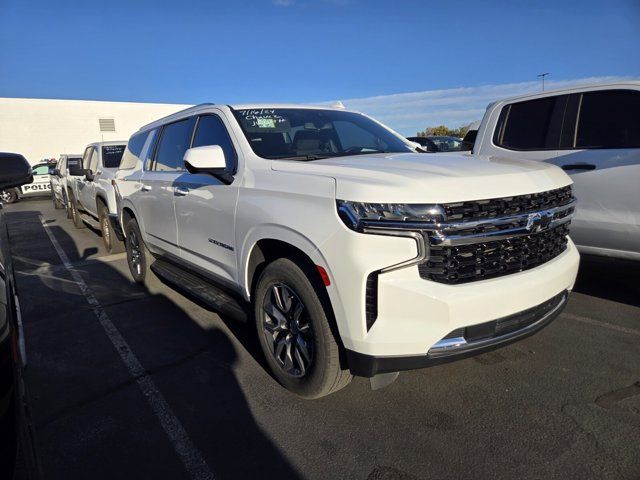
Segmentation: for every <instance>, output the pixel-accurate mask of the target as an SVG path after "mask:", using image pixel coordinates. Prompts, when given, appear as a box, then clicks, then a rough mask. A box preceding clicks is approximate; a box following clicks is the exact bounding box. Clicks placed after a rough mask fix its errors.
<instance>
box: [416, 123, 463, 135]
mask: <svg viewBox="0 0 640 480" xmlns="http://www.w3.org/2000/svg"><path fill="white" fill-rule="evenodd" d="M470 125H471V124H469V125H463V126H461V127H458V128H454V129H451V128H449V127H447V126H446V125H438V126H437V127H427V128H426V129H425V130H424V131H423V132H418V134H417V136H418V137H459V138H463V137H464V136H465V134H466V133H467V130H469V126H470Z"/></svg>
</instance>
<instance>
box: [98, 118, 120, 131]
mask: <svg viewBox="0 0 640 480" xmlns="http://www.w3.org/2000/svg"><path fill="white" fill-rule="evenodd" d="M98 123H99V124H100V131H101V132H115V131H116V121H115V120H114V119H113V118H99V119H98Z"/></svg>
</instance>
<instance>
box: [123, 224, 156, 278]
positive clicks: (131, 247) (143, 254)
mask: <svg viewBox="0 0 640 480" xmlns="http://www.w3.org/2000/svg"><path fill="white" fill-rule="evenodd" d="M124 234H125V242H124V244H125V248H126V250H127V264H128V265H129V271H130V272H131V276H132V277H133V279H134V280H135V282H136V283H139V284H144V285H146V286H147V287H150V286H151V285H152V284H153V283H154V281H155V280H156V279H157V277H156V275H155V273H153V271H152V270H151V263H152V262H153V256H152V255H151V252H149V249H148V248H147V246H146V245H145V243H144V240H143V239H142V233H141V232H140V227H139V226H138V222H137V221H136V219H135V218H132V219H130V220H129V221H128V222H127V224H126V225H125V228H124Z"/></svg>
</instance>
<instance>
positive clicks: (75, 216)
mask: <svg viewBox="0 0 640 480" xmlns="http://www.w3.org/2000/svg"><path fill="white" fill-rule="evenodd" d="M69 208H70V209H71V221H72V222H73V224H74V225H75V227H76V228H85V224H84V222H83V221H82V217H80V213H79V212H78V205H77V202H76V199H75V198H74V197H70V198H69Z"/></svg>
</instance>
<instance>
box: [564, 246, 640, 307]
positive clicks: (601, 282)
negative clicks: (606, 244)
mask: <svg viewBox="0 0 640 480" xmlns="http://www.w3.org/2000/svg"><path fill="white" fill-rule="evenodd" d="M574 291H575V292H579V293H584V294H586V295H590V296H593V297H597V298H601V299H604V300H611V301H614V302H619V303H624V304H627V305H631V306H634V307H640V262H637V261H636V262H634V261H631V260H623V259H618V258H609V257H598V256H595V255H585V254H582V256H581V259H580V270H579V271H578V278H577V280H576V285H575V287H574Z"/></svg>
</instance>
